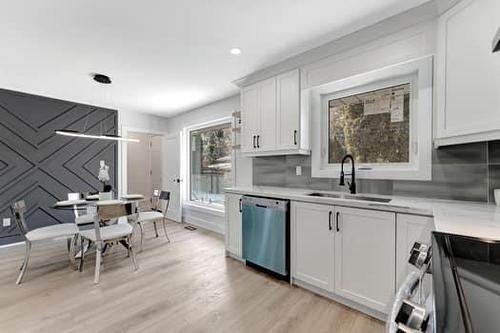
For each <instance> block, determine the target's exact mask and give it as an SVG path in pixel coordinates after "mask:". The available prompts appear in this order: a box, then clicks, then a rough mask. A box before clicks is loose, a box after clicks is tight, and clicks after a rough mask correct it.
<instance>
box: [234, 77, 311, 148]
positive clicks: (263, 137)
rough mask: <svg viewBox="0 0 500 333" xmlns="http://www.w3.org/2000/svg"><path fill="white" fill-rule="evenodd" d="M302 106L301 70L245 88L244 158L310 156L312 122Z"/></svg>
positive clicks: (243, 120) (242, 103) (242, 106)
mask: <svg viewBox="0 0 500 333" xmlns="http://www.w3.org/2000/svg"><path fill="white" fill-rule="evenodd" d="M300 102H301V101H300V76H299V70H298V69H295V70H293V71H290V72H286V73H283V74H280V75H277V76H274V77H272V78H269V79H267V80H264V81H260V82H258V83H255V84H252V85H249V86H246V87H244V88H242V89H241V117H242V124H241V127H242V138H243V144H242V152H243V154H245V155H248V156H259V155H268V156H269V155H286V154H309V147H308V143H309V140H308V138H307V136H308V129H309V123H308V120H309V118H308V117H307V115H306V114H304V113H301V108H300ZM304 112H308V111H304Z"/></svg>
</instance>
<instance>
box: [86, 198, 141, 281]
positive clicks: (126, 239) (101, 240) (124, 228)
mask: <svg viewBox="0 0 500 333" xmlns="http://www.w3.org/2000/svg"><path fill="white" fill-rule="evenodd" d="M127 206H128V207H129V205H127V204H109V205H99V204H98V205H97V211H96V214H95V215H94V218H93V222H94V228H92V229H88V230H81V231H80V237H81V238H82V242H81V244H82V245H81V259H80V272H81V271H83V262H84V258H85V251H84V248H83V244H84V242H83V240H85V239H86V240H89V241H90V242H92V243H94V244H95V247H96V261H95V272H94V283H96V284H97V283H99V278H100V273H101V261H102V252H103V250H104V248H105V246H108V245H113V244H114V243H120V244H122V245H123V246H124V247H125V248H126V249H127V254H128V256H130V258H131V259H132V263H133V265H134V269H135V270H137V269H138V266H137V262H136V259H135V254H134V249H133V247H132V242H131V241H130V238H131V236H132V232H133V227H132V226H131V225H130V224H129V223H128V221H127V222H125V223H121V222H118V223H115V224H111V225H106V224H105V223H106V222H108V221H110V220H113V219H120V218H121V217H127V220H128V216H129V215H130V211H129V210H128V209H127ZM88 218H89V216H88V215H84V216H82V217H81V218H77V221H76V223H77V224H81V222H83V221H80V219H87V220H88Z"/></svg>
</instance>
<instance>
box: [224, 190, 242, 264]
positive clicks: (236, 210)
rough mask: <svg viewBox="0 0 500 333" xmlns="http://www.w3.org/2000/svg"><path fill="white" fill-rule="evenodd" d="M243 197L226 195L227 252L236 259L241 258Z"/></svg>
mask: <svg viewBox="0 0 500 333" xmlns="http://www.w3.org/2000/svg"><path fill="white" fill-rule="evenodd" d="M240 208H241V195H239V194H226V195H225V212H226V230H225V237H224V238H225V242H226V251H227V252H229V253H230V254H232V255H233V256H235V257H238V258H241V255H242V253H241V239H242V238H241V236H242V235H241V209H240Z"/></svg>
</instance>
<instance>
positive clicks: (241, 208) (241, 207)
mask: <svg viewBox="0 0 500 333" xmlns="http://www.w3.org/2000/svg"><path fill="white" fill-rule="evenodd" d="M241 212H243V206H242V203H241V199H240V213H241Z"/></svg>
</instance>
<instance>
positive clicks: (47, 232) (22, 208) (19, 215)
mask: <svg viewBox="0 0 500 333" xmlns="http://www.w3.org/2000/svg"><path fill="white" fill-rule="evenodd" d="M11 209H12V215H14V219H15V221H16V224H17V228H18V229H19V232H20V233H21V236H22V237H23V238H24V243H25V245H26V253H25V256H24V261H23V263H22V265H21V268H20V271H21V272H20V273H19V276H18V278H17V281H16V284H21V282H22V281H23V278H24V275H25V273H26V270H27V269H28V262H29V259H30V254H31V243H32V242H34V241H40V240H49V239H52V240H54V239H56V238H61V237H66V238H67V239H68V252H69V259H70V262H71V263H74V257H73V248H72V246H73V244H74V242H72V241H71V239H73V238H74V237H75V235H77V234H78V228H77V227H76V225H75V224H74V223H60V224H53V225H49V226H45V227H40V228H36V229H33V230H29V228H28V225H27V223H26V219H25V213H26V203H25V202H24V200H21V201H17V202H16V203H14V206H13V207H11Z"/></svg>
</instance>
